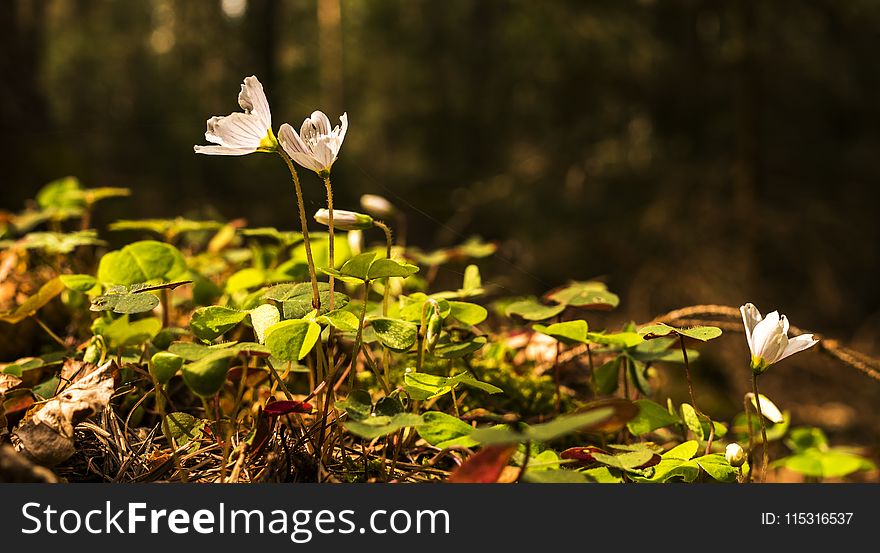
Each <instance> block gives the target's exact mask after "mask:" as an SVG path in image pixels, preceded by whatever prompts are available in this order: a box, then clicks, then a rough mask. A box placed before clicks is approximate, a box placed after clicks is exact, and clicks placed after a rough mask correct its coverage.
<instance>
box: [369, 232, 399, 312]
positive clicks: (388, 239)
mask: <svg viewBox="0 0 880 553" xmlns="http://www.w3.org/2000/svg"><path fill="white" fill-rule="evenodd" d="M373 224H374V225H376V226H377V227H378V228H380V229H382V232H384V233H385V257H387V258H388V259H391V246H392V245H393V243H394V242H393V239H392V236H391V229H390V228H388V225H386V224H385V223H383V222H382V221H373ZM390 283H391V279H390V278H388V277H385V293H384V294H383V295H382V316H383V317H387V316H388V298H389V294H390V289H389V284H390Z"/></svg>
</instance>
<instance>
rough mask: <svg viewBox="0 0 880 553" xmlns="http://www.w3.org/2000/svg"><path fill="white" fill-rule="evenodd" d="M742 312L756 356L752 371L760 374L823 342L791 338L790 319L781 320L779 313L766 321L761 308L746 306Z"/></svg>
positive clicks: (753, 352) (807, 338)
mask: <svg viewBox="0 0 880 553" xmlns="http://www.w3.org/2000/svg"><path fill="white" fill-rule="evenodd" d="M739 310H740V312H741V313H742V318H743V325H744V326H745V329H746V340H747V341H748V343H749V349H750V350H751V352H752V370H753V371H754V372H755V373H756V374H761V373H763V372H764V371H766V370H767V368H768V367H769V366H770V365H772V364H774V363H778V362H779V361H782V360H783V359H785V358H786V357H788V356H790V355H794V354H795V353H798V352H799V351H803V350H805V349H807V348H809V347H811V346H814V345H815V344H816V343H818V342H819V340H817V339H816V338H814V337H813V335H812V334H802V335H800V336H797V337H794V338H789V337H788V319H787V318H786V316H785V315H782V316H780V315H779V312H778V311H774V312H772V313H770V314H768V315H767V318H763V317H762V316H761V312H760V311H758V308H757V307H755V306H754V305H752V304H751V303H747V304H745V305H743V306H742V307H740V308H739Z"/></svg>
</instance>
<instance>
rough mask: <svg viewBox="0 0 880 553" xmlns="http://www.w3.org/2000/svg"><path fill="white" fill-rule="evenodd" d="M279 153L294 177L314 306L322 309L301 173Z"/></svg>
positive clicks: (280, 151) (283, 153)
mask: <svg viewBox="0 0 880 553" xmlns="http://www.w3.org/2000/svg"><path fill="white" fill-rule="evenodd" d="M278 155H280V156H281V159H283V160H284V163H286V164H287V168H288V169H289V170H290V176H291V177H292V178H293V188H294V189H295V190H296V203H297V207H298V208H299V223H300V225H301V226H302V235H303V242H304V243H305V248H306V261H307V262H308V265H309V278H310V279H311V281H312V307H313V308H315V309H317V310H320V309H321V296H320V295H319V293H318V277H317V275H316V274H315V261H314V259H313V258H312V244H311V242H310V241H309V227H308V224H307V223H306V206H305V204H304V203H303V195H302V187H301V186H300V185H299V175H298V174H297V172H296V168H295V167H294V166H293V162H292V161H291V160H290V156H288V155H287V154H286V153H285V152H284V150H282V149H279V150H278Z"/></svg>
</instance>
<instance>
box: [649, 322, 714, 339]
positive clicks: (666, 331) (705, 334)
mask: <svg viewBox="0 0 880 553" xmlns="http://www.w3.org/2000/svg"><path fill="white" fill-rule="evenodd" d="M639 334H641V335H642V336H643V337H644V338H645V340H653V339H655V338H661V337H664V336H669V335H670V334H676V335H679V336H684V337H686V338H693V339H694V340H699V341H701V342H708V341H709V340H712V339H713V338H717V337H719V336H721V329H720V328H718V327H717V326H694V327H691V328H676V327H672V326H669V325H668V324H666V323H655V324H652V325H647V326H643V327H642V328H640V329H639Z"/></svg>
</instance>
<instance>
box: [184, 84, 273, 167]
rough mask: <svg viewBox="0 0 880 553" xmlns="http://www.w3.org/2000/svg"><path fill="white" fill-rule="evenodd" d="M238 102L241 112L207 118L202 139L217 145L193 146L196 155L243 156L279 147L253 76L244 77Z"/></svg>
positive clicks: (260, 87)
mask: <svg viewBox="0 0 880 553" xmlns="http://www.w3.org/2000/svg"><path fill="white" fill-rule="evenodd" d="M238 104H239V105H240V106H241V108H242V109H243V110H244V113H241V112H237V113H232V114H229V115H227V116H225V117H219V116H214V117H212V118H210V119H208V131H207V132H206V133H205V139H206V140H207V141H208V142H213V143H214V144H217V146H195V148H194V149H195V151H196V153H197V154H209V155H218V156H242V155H245V154H252V153H254V152H274V151H275V150H277V149H278V140H277V139H276V138H275V133H273V132H272V112H271V111H270V110H269V102H268V101H267V100H266V94H265V93H264V92H263V85H262V84H260V81H259V79H257V78H256V77H254V76H250V77H246V78H245V79H244V83H243V84H242V85H241V92H239V93H238Z"/></svg>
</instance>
